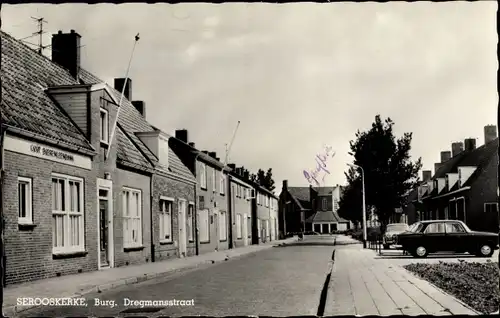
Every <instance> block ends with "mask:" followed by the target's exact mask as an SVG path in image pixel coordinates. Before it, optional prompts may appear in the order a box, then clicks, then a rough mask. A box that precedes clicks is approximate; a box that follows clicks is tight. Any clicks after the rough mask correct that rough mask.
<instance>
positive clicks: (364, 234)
mask: <svg viewBox="0 0 500 318" xmlns="http://www.w3.org/2000/svg"><path fill="white" fill-rule="evenodd" d="M347 165H348V166H350V167H354V168H359V169H360V170H361V187H362V193H363V248H366V241H367V237H366V236H367V235H366V203H365V197H366V195H365V170H364V169H363V167H361V166H358V165H355V164H350V163H348V164H347Z"/></svg>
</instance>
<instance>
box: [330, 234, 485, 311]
mask: <svg viewBox="0 0 500 318" xmlns="http://www.w3.org/2000/svg"><path fill="white" fill-rule="evenodd" d="M336 241H337V243H338V245H337V246H336V250H335V261H334V266H333V270H332V275H331V282H330V285H329V289H328V296H327V301H326V308H325V313H324V315H325V316H335V315H382V316H385V315H410V316H414V315H426V314H428V315H433V316H448V315H477V313H476V312H475V311H474V310H472V309H470V308H469V307H468V306H467V305H465V304H463V303H462V302H460V301H459V300H457V299H456V298H454V297H452V296H451V295H449V294H447V293H445V292H443V291H442V290H440V289H438V288H437V287H435V286H434V285H432V284H430V283H428V282H426V281H424V280H422V279H419V278H417V277H416V276H414V275H412V274H411V273H409V272H408V271H406V270H405V269H404V268H402V267H401V266H402V265H404V264H398V263H397V262H394V260H392V259H384V258H380V257H377V253H376V252H375V251H373V250H370V249H363V247H362V245H361V244H350V245H348V244H347V243H355V242H354V241H353V240H352V239H351V238H349V237H347V236H338V237H337V238H336ZM415 261H416V259H411V262H415ZM417 261H420V260H417Z"/></svg>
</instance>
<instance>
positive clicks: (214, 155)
mask: <svg viewBox="0 0 500 318" xmlns="http://www.w3.org/2000/svg"><path fill="white" fill-rule="evenodd" d="M208 155H209V156H210V157H212V158H214V159H215V158H217V153H216V152H213V151H212V152H209V153H208Z"/></svg>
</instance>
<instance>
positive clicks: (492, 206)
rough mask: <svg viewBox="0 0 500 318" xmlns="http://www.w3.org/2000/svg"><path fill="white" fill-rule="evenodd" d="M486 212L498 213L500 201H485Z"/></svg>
mask: <svg viewBox="0 0 500 318" xmlns="http://www.w3.org/2000/svg"><path fill="white" fill-rule="evenodd" d="M484 212H485V213H498V203H485V204H484Z"/></svg>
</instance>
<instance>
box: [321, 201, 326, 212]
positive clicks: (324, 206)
mask: <svg viewBox="0 0 500 318" xmlns="http://www.w3.org/2000/svg"><path fill="white" fill-rule="evenodd" d="M321 203H322V205H323V211H326V199H323V201H322V202H321Z"/></svg>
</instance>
